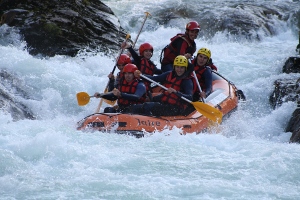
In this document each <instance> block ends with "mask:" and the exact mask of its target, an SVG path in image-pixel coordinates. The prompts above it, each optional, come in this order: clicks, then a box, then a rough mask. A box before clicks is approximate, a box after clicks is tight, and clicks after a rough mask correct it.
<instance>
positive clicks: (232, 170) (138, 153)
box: [0, 0, 300, 200]
mask: <svg viewBox="0 0 300 200" xmlns="http://www.w3.org/2000/svg"><path fill="white" fill-rule="evenodd" d="M103 2H104V3H106V4H107V5H108V6H109V7H110V8H111V9H112V10H113V11H114V12H115V14H116V15H117V16H118V18H119V19H120V23H121V25H122V26H123V27H124V28H125V29H126V30H127V31H128V32H129V33H130V34H131V36H132V38H135V37H136V36H137V33H138V30H139V28H140V26H141V23H142V21H143V17H144V12H146V11H147V12H150V13H151V17H149V19H147V21H146V23H145V27H144V29H143V31H142V32H141V34H140V36H139V38H138V41H137V45H139V44H141V43H143V42H149V43H151V44H152V45H153V47H154V56H153V58H152V60H153V61H154V62H155V63H156V64H158V66H159V55H160V51H161V49H162V48H163V47H164V46H165V45H166V44H168V42H169V39H170V38H171V37H173V36H174V35H176V34H177V33H179V32H183V31H184V26H185V24H186V23H187V22H188V21H189V20H197V19H199V23H200V25H201V24H203V26H202V30H201V32H200V34H199V37H198V38H197V40H196V44H197V48H201V47H207V48H209V49H210V50H211V51H212V59H213V62H214V64H215V65H216V66H217V67H218V72H219V73H220V74H222V75H223V76H224V77H226V78H227V79H229V80H230V81H232V82H233V83H234V84H235V85H236V86H237V87H238V88H239V89H241V90H243V92H244V94H245V95H246V97H247V101H246V102H243V103H240V104H239V107H238V109H237V111H236V112H234V113H232V114H231V116H230V117H228V118H227V119H226V120H224V122H223V123H222V124H221V125H220V126H219V127H217V128H215V129H212V130H211V131H209V132H208V133H206V134H199V135H196V134H189V135H185V136H183V135H180V134H179V133H180V130H176V129H175V130H172V131H163V132H160V133H154V134H148V135H147V136H146V137H144V138H140V139H137V138H134V137H130V136H126V135H118V134H113V133H111V134H105V133H99V132H88V133H87V132H81V131H77V130H76V122H77V121H79V120H81V119H82V118H84V117H85V116H87V115H89V114H92V113H93V112H95V110H96V108H97V106H98V104H99V100H98V99H94V98H92V99H91V100H90V102H89V103H88V104H87V105H86V106H83V107H80V106H78V105H77V101H76V93H78V92H81V91H85V92H87V93H89V94H90V95H93V94H94V93H95V92H103V90H104V88H105V86H106V83H107V81H108V78H107V75H108V74H109V72H110V71H111V70H112V68H113V65H114V63H115V57H116V56H117V55H111V56H105V55H104V54H102V53H88V52H85V51H82V52H81V53H80V54H78V56H76V57H74V58H71V57H65V56H55V57H52V58H43V59H42V58H38V57H33V56H31V55H30V54H28V52H27V51H26V48H25V47H26V43H25V42H24V41H22V40H21V37H20V36H19V35H18V32H17V31H11V32H10V33H9V34H7V29H8V27H7V26H6V25H3V26H1V27H0V61H1V62H0V70H6V71H8V72H10V73H12V74H14V76H15V77H16V81H18V85H19V87H20V88H21V89H22V90H23V91H24V92H26V96H22V95H14V98H15V99H16V100H18V101H20V102H22V103H23V104H25V105H26V106H28V108H30V110H31V111H32V112H33V113H34V114H35V115H36V117H37V119H36V120H19V121H15V120H13V119H12V117H11V115H10V114H9V113H6V112H4V111H3V112H2V111H0V188H1V189H0V199H22V200H23V199H139V200H140V199H149V200H150V199H232V200H236V199H249V200H250V199H251V200H252V199H265V200H267V199H268V200H269V199H270V200H271V199H272V200H273V199H298V198H299V195H300V194H299V184H300V175H299V171H300V158H299V151H300V146H299V145H297V144H290V143H288V142H289V138H290V136H291V133H289V132H288V133H286V132H285V127H286V125H287V122H288V121H289V119H290V117H291V114H292V112H293V111H294V109H295V108H296V106H297V105H296V104H295V103H293V102H288V103H284V104H283V105H282V106H281V107H279V108H277V109H276V110H273V109H272V108H271V106H270V105H269V96H270V94H271V92H272V91H273V89H274V86H273V83H274V81H275V80H277V79H279V78H288V77H290V76H295V77H297V76H300V75H297V74H283V73H282V66H283V64H284V62H285V60H286V59H287V58H288V57H289V56H295V55H296V52H295V48H296V46H297V44H298V32H297V30H298V29H297V22H295V21H294V20H293V18H292V17H291V16H292V13H293V12H295V11H297V10H299V1H289V0H281V1H250V3H249V2H248V1H215V2H214V3H210V1H196V0H181V1H179V0H175V1H174V0H172V1H167V0H157V1H148V0H144V1H141V0H136V1H133V0H118V1H112V0H105V1H103ZM265 7H267V8H269V9H273V10H274V13H276V12H277V14H274V13H270V14H269V15H268V14H266V17H267V18H268V20H266V21H267V22H268V25H266V24H265V23H260V20H261V19H262V18H263V17H262V16H259V15H256V14H253V13H258V12H259V8H265ZM297 7H298V8H297ZM234 8H235V9H234ZM237 8H243V9H238V12H237V10H236V9H237ZM249 8H253V9H249ZM255 9H258V10H255ZM275 11H276V12H275ZM283 11H284V13H281V12H283ZM286 11H289V12H286ZM171 13H173V14H171ZM234 13H235V14H234ZM236 16H247V17H249V19H251V23H249V24H247V26H250V27H247V29H245V28H243V26H244V25H245V24H244V23H241V22H240V23H238V22H237V20H236V18H231V17H236ZM278 16H281V17H278ZM178 17H180V18H178ZM289 17H290V18H289ZM224 19H226V20H224ZM248 21H249V20H248ZM225 22H226V23H225ZM216 23H220V24H223V25H224V26H222V29H220V30H218V28H217V27H218V26H217V25H216ZM256 24H263V25H262V26H261V27H259V26H257V25H256ZM230 27H231V28H230ZM233 27H235V28H233ZM265 27H268V28H267V29H266V28H265ZM233 30H235V31H234V33H233V32H232V31H233ZM238 30H240V31H238ZM245 31H246V32H245ZM4 33H6V34H4ZM248 33H249V34H248ZM6 90H7V92H9V93H11V94H18V91H14V88H12V87H11V88H9V86H8V88H7V89H6ZM105 106H107V105H105V104H103V106H102V107H101V110H103V109H104V108H105Z"/></svg>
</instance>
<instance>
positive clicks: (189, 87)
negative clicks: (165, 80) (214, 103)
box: [178, 79, 193, 101]
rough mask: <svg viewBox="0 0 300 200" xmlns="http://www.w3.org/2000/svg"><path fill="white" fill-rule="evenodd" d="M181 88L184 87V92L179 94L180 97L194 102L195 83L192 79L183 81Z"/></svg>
mask: <svg viewBox="0 0 300 200" xmlns="http://www.w3.org/2000/svg"><path fill="white" fill-rule="evenodd" d="M181 87H182V90H183V91H182V92H178V95H179V96H180V97H185V98H187V99H188V100H191V101H192V99H193V81H192V79H185V80H182V83H181Z"/></svg>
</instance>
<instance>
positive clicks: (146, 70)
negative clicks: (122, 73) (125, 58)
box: [140, 57, 155, 91]
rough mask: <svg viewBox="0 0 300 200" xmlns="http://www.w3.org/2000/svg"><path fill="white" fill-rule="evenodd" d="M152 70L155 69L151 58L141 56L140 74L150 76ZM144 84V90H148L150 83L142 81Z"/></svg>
mask: <svg viewBox="0 0 300 200" xmlns="http://www.w3.org/2000/svg"><path fill="white" fill-rule="evenodd" d="M154 70H155V65H154V63H153V62H152V61H151V60H148V59H146V58H144V57H143V58H141V63H140V71H141V72H142V74H147V75H150V76H153V75H154ZM144 84H145V86H146V90H147V91H150V90H151V87H150V85H151V83H150V82H148V81H145V82H144Z"/></svg>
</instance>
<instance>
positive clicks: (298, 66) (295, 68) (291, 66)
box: [282, 57, 300, 74]
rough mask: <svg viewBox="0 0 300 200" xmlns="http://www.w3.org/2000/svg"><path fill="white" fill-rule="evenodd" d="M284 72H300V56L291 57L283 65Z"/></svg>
mask: <svg viewBox="0 0 300 200" xmlns="http://www.w3.org/2000/svg"><path fill="white" fill-rule="evenodd" d="M282 72H283V73H287V74H289V73H300V57H289V58H288V59H287V60H286V61H285V64H284V66H283V69H282Z"/></svg>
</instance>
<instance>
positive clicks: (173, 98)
mask: <svg viewBox="0 0 300 200" xmlns="http://www.w3.org/2000/svg"><path fill="white" fill-rule="evenodd" d="M174 73H176V72H174V71H172V72H170V73H169V74H168V75H167V78H166V81H165V82H164V86H165V87H166V88H170V87H172V88H173V89H175V90H176V91H181V83H182V80H184V79H189V78H191V77H190V76H189V77H187V78H178V77H176V76H174V77H173V74H174ZM180 100H181V98H180V97H179V96H178V95H176V94H174V93H168V92H167V91H164V92H163V96H162V97H161V101H162V102H163V103H167V104H172V105H178V106H179V107H184V105H183V104H182V103H181V102H180Z"/></svg>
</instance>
